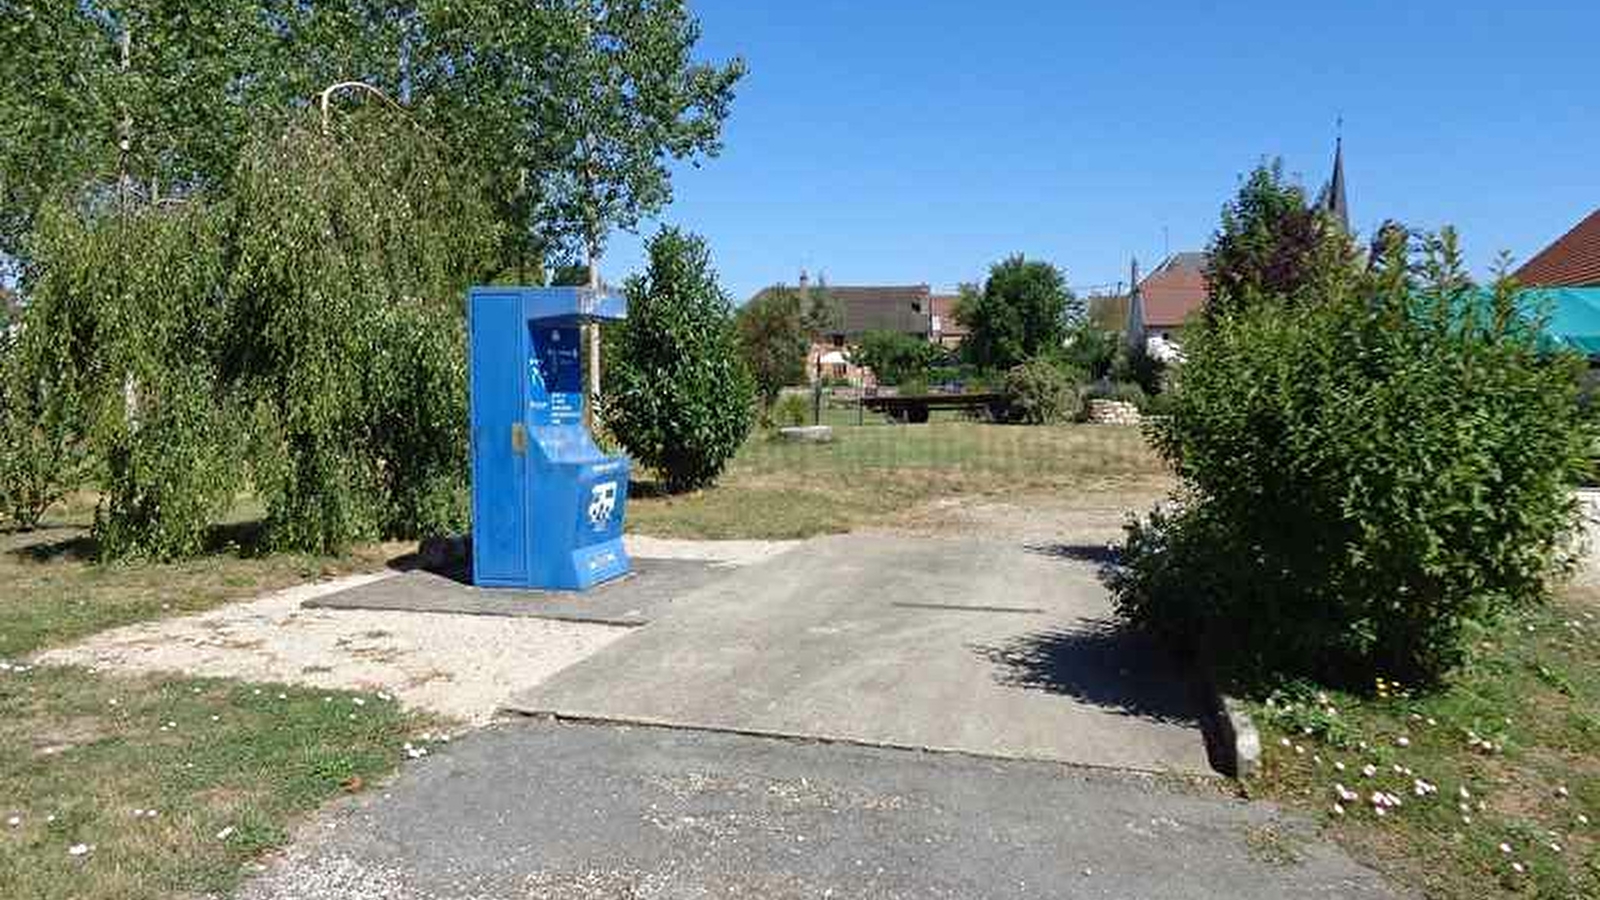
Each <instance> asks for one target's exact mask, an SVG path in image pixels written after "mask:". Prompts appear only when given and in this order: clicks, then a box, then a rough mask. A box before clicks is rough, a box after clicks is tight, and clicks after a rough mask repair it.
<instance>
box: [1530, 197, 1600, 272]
mask: <svg viewBox="0 0 1600 900" xmlns="http://www.w3.org/2000/svg"><path fill="white" fill-rule="evenodd" d="M1516 279H1517V281H1519V282H1521V283H1522V284H1524V285H1527V286H1528V287H1600V209H1597V210H1595V211H1594V212H1592V213H1590V214H1589V216H1588V218H1586V219H1584V220H1583V221H1582V222H1579V223H1578V224H1577V225H1574V226H1573V227H1572V230H1571V231H1569V232H1567V233H1566V234H1564V235H1562V236H1561V237H1560V238H1558V239H1557V240H1556V242H1555V243H1553V244H1551V245H1550V246H1548V247H1546V248H1544V249H1543V250H1541V251H1539V252H1538V253H1537V254H1536V255H1535V256H1534V257H1533V258H1532V259H1530V260H1528V261H1527V263H1525V264H1524V265H1523V266H1522V268H1520V269H1518V270H1517V271H1516Z"/></svg>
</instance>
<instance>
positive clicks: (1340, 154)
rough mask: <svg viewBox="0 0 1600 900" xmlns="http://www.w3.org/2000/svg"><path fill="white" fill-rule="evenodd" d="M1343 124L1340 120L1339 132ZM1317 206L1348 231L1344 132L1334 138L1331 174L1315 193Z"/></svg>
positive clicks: (1348, 206) (1348, 213)
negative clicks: (1320, 191)
mask: <svg viewBox="0 0 1600 900" xmlns="http://www.w3.org/2000/svg"><path fill="white" fill-rule="evenodd" d="M1343 124H1344V123H1343V121H1342V120H1341V121H1340V131H1341V132H1342V131H1343ZM1317 208H1318V209H1320V210H1322V211H1324V212H1326V213H1327V214H1328V215H1330V216H1332V217H1333V218H1334V220H1335V221H1337V222H1338V223H1339V225H1340V226H1341V227H1343V228H1344V230H1345V233H1346V234H1349V233H1350V204H1349V203H1348V202H1347V201H1346V200H1345V196H1344V134H1342V133H1341V134H1339V136H1338V137H1336V138H1334V143H1333V175H1332V176H1330V177H1329V178H1328V183H1327V184H1326V185H1324V186H1323V188H1322V193H1321V194H1318V195H1317Z"/></svg>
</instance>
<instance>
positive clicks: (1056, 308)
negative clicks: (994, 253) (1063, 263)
mask: <svg viewBox="0 0 1600 900" xmlns="http://www.w3.org/2000/svg"><path fill="white" fill-rule="evenodd" d="M1082 310H1083V307H1082V304H1081V303H1080V302H1079V301H1078V300H1077V299H1076V298H1075V297H1073V296H1072V292H1071V291H1069V290H1068V289H1067V284H1066V279H1065V278H1064V277H1063V276H1062V274H1061V271H1060V270H1059V269H1057V268H1056V267H1055V266H1052V265H1050V264H1049V263H1046V262H1041V261H1038V260H1028V259H1025V258H1023V257H1022V255H1020V254H1018V255H1016V256H1012V257H1009V258H1007V259H1005V260H1002V261H1001V262H998V263H995V264H994V265H993V266H992V267H991V268H990V269H989V278H988V280H987V281H985V282H984V285H983V288H982V289H981V290H979V289H978V288H976V287H974V286H972V285H964V286H963V287H962V288H961V297H960V299H959V300H958V301H957V303H956V319H957V320H959V321H960V322H961V323H962V324H963V325H965V326H967V328H968V329H969V330H970V331H969V333H968V335H967V337H966V339H965V340H963V341H962V342H961V352H962V354H963V356H964V357H965V358H966V360H967V361H968V362H970V363H972V364H974V365H977V366H980V367H982V368H987V369H1010V368H1012V367H1014V366H1017V365H1021V364H1022V363H1023V362H1026V361H1027V360H1029V359H1032V358H1033V357H1035V356H1038V355H1039V354H1041V353H1054V352H1055V351H1057V350H1059V349H1060V347H1061V343H1062V339H1063V338H1064V337H1065V335H1066V331H1067V326H1068V322H1069V319H1070V318H1075V317H1077V316H1079V315H1081V314H1082Z"/></svg>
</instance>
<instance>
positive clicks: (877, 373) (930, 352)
mask: <svg viewBox="0 0 1600 900" xmlns="http://www.w3.org/2000/svg"><path fill="white" fill-rule="evenodd" d="M940 353H941V351H940V349H939V347H938V346H936V345H934V344H931V343H929V342H928V341H926V340H924V339H922V338H919V337H917V336H915V335H910V334H903V333H901V332H898V331H869V332H867V333H866V334H864V335H862V336H861V339H860V340H859V341H857V342H856V346H855V347H854V348H852V349H851V351H850V359H851V361H853V362H854V363H855V364H856V365H858V366H865V367H866V368H868V369H871V370H872V374H873V376H874V377H876V378H877V379H878V383H879V384H889V385H893V384H903V383H905V382H907V381H916V380H920V379H922V378H925V377H926V376H927V373H928V367H929V366H932V365H933V364H934V362H935V361H937V360H938V358H939V355H940Z"/></svg>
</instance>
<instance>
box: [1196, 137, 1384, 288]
mask: <svg viewBox="0 0 1600 900" xmlns="http://www.w3.org/2000/svg"><path fill="white" fill-rule="evenodd" d="M1208 259H1209V263H1208V266H1207V270H1206V285H1207V289H1208V291H1209V300H1208V303H1207V306H1206V314H1207V317H1208V318H1215V317H1216V316H1219V315H1221V314H1223V313H1226V312H1231V311H1233V310H1236V309H1240V308H1242V307H1245V306H1249V305H1251V304H1253V303H1256V302H1260V301H1262V300H1263V299H1271V300H1272V301H1273V302H1282V303H1296V302H1300V301H1302V300H1304V299H1306V298H1308V297H1311V296H1320V295H1322V294H1325V293H1326V291H1325V290H1323V288H1325V287H1326V285H1324V284H1321V283H1319V279H1320V278H1322V277H1325V276H1327V275H1329V274H1331V273H1334V269H1335V268H1336V267H1339V268H1344V269H1353V268H1354V266H1355V249H1354V247H1353V246H1352V244H1351V242H1350V239H1349V237H1348V236H1346V235H1345V234H1344V232H1343V230H1342V229H1341V228H1340V227H1339V226H1338V225H1337V224H1335V223H1334V222H1333V220H1331V219H1329V218H1328V217H1327V216H1325V215H1323V214H1322V213H1320V212H1319V211H1317V210H1315V209H1313V208H1312V207H1311V206H1310V205H1309V204H1307V202H1306V195H1305V192H1304V191H1303V190H1301V189H1300V187H1299V186H1298V185H1294V184H1290V183H1288V182H1287V181H1285V180H1284V177H1283V162H1282V161H1281V160H1276V159H1275V160H1273V161H1271V162H1270V163H1268V162H1263V163H1262V164H1261V165H1259V166H1257V167H1256V168H1255V170H1254V171H1253V172H1251V173H1250V176H1249V177H1248V178H1246V179H1245V181H1244V183H1243V184H1242V185H1240V187H1239V193H1238V194H1237V195H1236V196H1235V197H1234V198H1233V199H1232V200H1230V201H1229V202H1228V204H1227V205H1226V206H1224V207H1223V209H1222V225H1221V227H1220V228H1219V229H1218V230H1217V232H1216V234H1215V235H1213V236H1212V238H1211V246H1210V248H1209V252H1208ZM1330 264H1331V265H1330Z"/></svg>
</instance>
